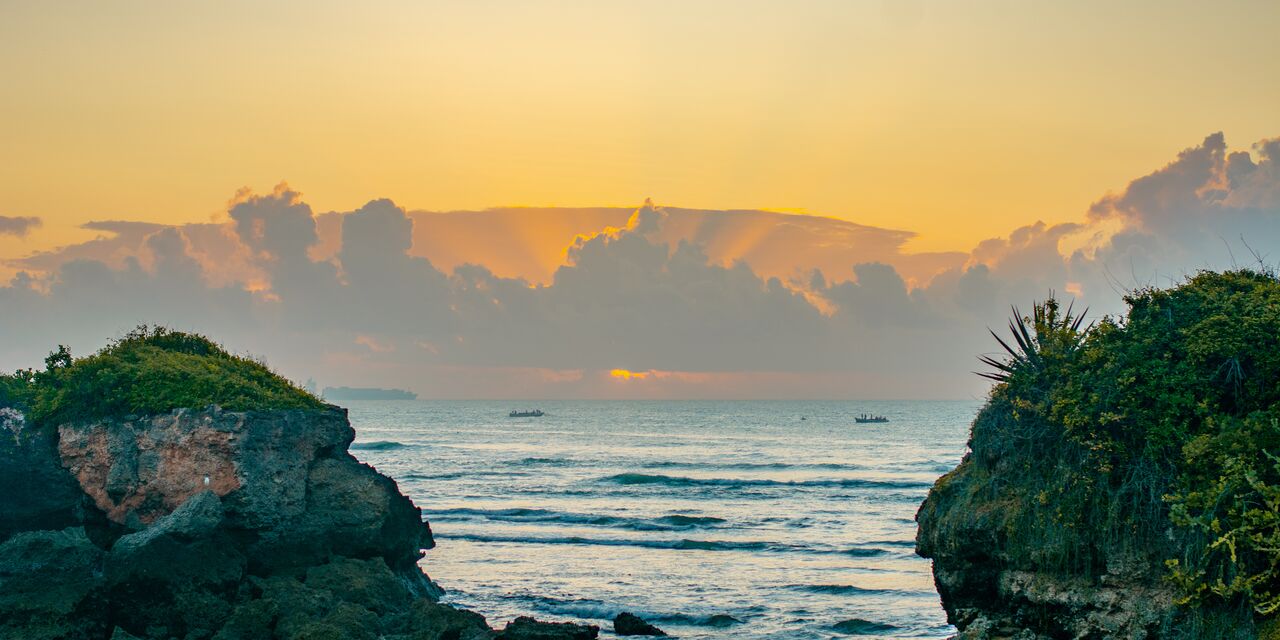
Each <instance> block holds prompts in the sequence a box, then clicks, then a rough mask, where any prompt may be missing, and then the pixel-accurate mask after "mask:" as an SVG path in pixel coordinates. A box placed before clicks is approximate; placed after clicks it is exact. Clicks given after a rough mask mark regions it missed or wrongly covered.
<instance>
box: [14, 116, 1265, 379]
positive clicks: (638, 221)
mask: <svg viewBox="0 0 1280 640" xmlns="http://www.w3.org/2000/svg"><path fill="white" fill-rule="evenodd" d="M1278 159H1280V141H1278V140H1266V141H1262V142H1260V143H1258V144H1257V145H1255V146H1254V147H1253V149H1252V153H1248V152H1239V151H1237V152H1233V151H1231V150H1230V149H1228V148H1227V146H1226V144H1225V141H1224V140H1223V139H1222V137H1221V136H1220V135H1214V136H1209V137H1208V138H1206V139H1205V141H1204V142H1203V143H1202V144H1200V145H1198V146H1196V147H1192V148H1190V149H1187V150H1185V151H1183V152H1182V153H1181V154H1179V155H1178V157H1177V158H1176V159H1175V160H1174V161H1173V162H1172V163H1170V164H1169V165H1167V166H1166V167H1163V168H1161V169H1159V170H1157V171H1155V172H1152V173H1151V174H1149V175H1147V176H1143V177H1141V178H1138V179H1136V180H1134V181H1133V182H1131V183H1130V184H1129V185H1127V186H1126V187H1125V188H1124V189H1123V190H1121V191H1119V192H1117V193H1113V194H1110V195H1107V196H1105V197H1103V198H1101V199H1099V201H1098V202H1097V203H1096V204H1095V205H1094V206H1093V207H1091V208H1090V210H1089V211H1087V212H1084V215H1083V217H1082V220H1081V221H1080V222H1075V223H1066V224H1056V225H1049V224H1045V223H1043V222H1036V223H1033V224H1028V225H1026V226H1023V227H1020V228H1018V229H1015V230H1013V231H1012V232H1011V233H1010V234H1008V235H1007V236H1006V237H1002V238H993V239H990V240H987V241H984V242H982V243H980V244H979V245H978V246H977V247H975V248H974V249H973V250H972V251H971V252H969V253H967V254H960V255H959V258H958V259H952V258H950V257H947V258H945V259H940V260H936V261H933V262H930V261H929V260H933V259H932V258H930V259H929V260H925V261H923V262H921V264H931V265H933V266H931V267H929V270H926V271H921V272H918V273H927V277H926V276H920V277H912V276H911V275H909V274H910V273H912V272H911V269H913V268H916V267H918V266H919V265H916V267H912V266H910V265H909V264H908V262H910V261H906V260H905V258H904V255H903V254H902V253H901V252H900V247H901V245H902V243H903V242H905V241H906V239H909V238H910V236H911V234H910V233H907V232H897V231H890V230H883V229H875V228H871V227H861V226H859V225H853V224H851V223H843V222H839V221H829V220H825V219H821V218H805V217H796V216H784V215H782V214H773V213H768V212H759V211H726V212H711V211H702V210H688V209H676V208H664V207H660V206H657V205H655V204H653V203H652V202H646V203H645V204H644V205H643V206H641V207H639V208H637V209H635V210H634V211H631V212H630V213H629V214H628V215H625V216H622V215H618V214H617V213H616V211H615V210H609V209H601V210H570V211H569V212H560V213H556V212H554V211H539V212H537V213H535V214H531V215H533V216H534V222H530V223H529V225H530V227H529V228H530V229H532V228H535V227H536V226H537V224H536V223H537V220H548V221H552V222H548V223H547V225H548V227H550V228H551V229H552V230H554V234H552V236H549V237H552V239H554V238H560V240H556V241H557V242H563V244H562V245H560V248H559V249H556V250H555V251H556V252H557V254H558V255H559V257H558V258H556V260H555V264H554V265H553V266H554V269H552V270H551V271H550V272H549V273H548V274H547V275H546V276H545V278H544V279H528V278H524V277H519V276H517V275H512V274H511V273H501V272H499V271H495V270H494V269H493V268H491V267H490V266H489V265H488V264H469V263H467V262H456V257H457V255H462V254H465V253H466V252H462V253H460V254H456V255H455V254H449V255H454V257H453V258H449V260H451V261H455V262H456V263H454V264H449V265H448V266H447V268H446V266H444V265H441V264H438V263H437V262H436V261H435V260H434V259H430V258H428V257H426V255H424V253H431V252H436V251H438V250H439V249H438V248H439V247H443V246H447V245H449V243H450V242H451V241H452V240H451V239H455V238H456V239H460V240H459V242H461V243H462V244H466V243H470V242H480V243H481V244H483V243H484V240H485V236H484V230H483V228H482V226H476V225H475V224H473V222H474V220H471V219H469V218H468V219H467V220H469V221H467V222H465V223H464V222H457V221H456V220H455V221H454V222H449V223H448V224H443V223H441V222H440V221H441V220H445V219H452V217H455V216H457V217H459V219H461V218H465V217H466V216H462V215H461V214H447V215H445V214H423V213H415V212H408V211H406V210H404V209H403V208H401V207H400V206H398V205H397V204H395V203H394V202H392V201H390V200H385V199H379V200H372V201H370V202H368V203H367V204H365V205H364V206H362V207H360V208H359V209H357V210H355V211H351V212H344V213H324V214H320V215H316V214H315V212H313V210H312V209H311V207H310V206H308V205H307V204H306V202H305V201H304V199H303V197H302V195H301V194H300V193H299V192H297V191H295V190H293V189H291V188H289V187H288V186H287V185H280V186H278V187H276V188H275V189H274V190H273V191H272V192H270V193H268V194H262V195H257V194H254V193H252V192H248V191H244V192H242V193H240V194H238V195H237V197H236V198H235V199H234V200H233V201H232V202H231V203H230V205H229V206H228V217H229V222H226V223H222V224H216V223H211V224H200V225H183V226H178V227H168V226H163V225H150V224H145V223H127V222H119V221H111V222H98V223H91V225H89V228H91V229H95V230H98V231H101V232H102V233H103V234H104V235H102V236H101V237H99V238H97V239H95V240H92V241H90V242H87V243H83V244H81V245H74V246H71V247H65V248H63V249H60V250H58V251H56V252H50V253H46V254H38V255H35V256H31V257H29V258H26V259H23V260H18V261H15V262H13V264H15V265H18V266H19V267H20V268H24V269H27V270H29V271H28V272H24V273H21V274H19V275H18V276H17V277H16V278H14V279H13V281H11V282H10V283H9V284H8V285H7V286H2V287H0V331H2V332H3V335H4V336H5V339H4V340H2V341H0V364H4V365H5V367H6V368H12V367H14V366H26V365H33V364H38V363H39V359H40V357H41V356H43V354H44V350H45V349H46V348H47V347H48V346H49V345H53V344H58V343H69V344H71V345H72V346H73V349H75V350H77V351H78V352H81V353H82V352H84V351H86V350H88V349H90V348H96V347H97V346H99V345H100V344H102V342H104V341H105V340H106V339H107V338H109V337H112V336H114V335H118V334H119V333H121V332H123V331H125V330H127V329H128V328H130V327H131V326H132V325H134V324H137V323H140V322H149V323H164V324H169V325H172V326H175V327H180V328H189V329H195V330H199V331H204V332H207V333H209V334H211V335H213V336H215V337H217V338H218V339H220V340H223V341H225V342H226V343H228V344H229V345H230V346H232V348H235V349H241V350H247V351H250V352H254V353H259V354H262V355H264V356H265V357H267V358H268V359H269V360H270V361H271V362H272V363H273V364H274V365H275V366H277V367H278V368H280V369H281V370H282V371H283V372H285V373H286V374H288V375H290V376H292V377H294V378H297V379H305V378H308V377H314V378H316V379H318V380H321V381H322V382H323V384H325V385H330V386H334V385H336V386H341V385H347V386H393V387H408V388H412V389H414V390H416V391H419V392H420V393H421V394H422V395H423V396H425V397H440V396H449V397H477V396H484V397H548V396H557V397H637V396H646V395H647V396H653V397H678V396H681V395H682V394H684V395H695V396H696V395H702V396H713V397H745V396H748V395H750V394H754V395H755V396H757V397H759V396H766V397H832V396H843V397H871V396H878V397H920V396H921V395H932V396H944V397H966V396H976V395H979V394H981V393H982V389H983V383H982V381H981V380H979V379H977V378H976V377H975V376H972V375H970V374H969V373H968V372H969V371H970V370H972V369H973V368H974V366H975V361H974V356H975V355H976V354H978V353H982V352H988V351H991V349H992V347H991V343H990V341H989V337H984V336H985V331H984V329H985V327H986V326H1000V325H1001V324H1002V323H1003V318H1004V316H1005V315H1006V314H1007V313H1008V311H1007V309H1008V306H1009V305H1010V304H1011V303H1012V304H1017V305H1019V306H1023V307H1025V306H1026V305H1028V304H1029V303H1030V302H1031V301H1032V300H1035V299H1040V298H1043V297H1044V296H1045V295H1046V294H1047V293H1048V291H1049V290H1057V291H1059V292H1064V291H1070V292H1073V293H1074V294H1075V295H1076V296H1077V297H1079V298H1080V299H1081V300H1080V301H1081V303H1083V304H1087V305H1089V306H1092V307H1093V308H1094V309H1095V311H1099V312H1106V311H1118V310H1119V308H1120V305H1121V302H1120V295H1121V293H1123V289H1124V288H1125V287H1129V286H1141V285H1143V284H1148V283H1150V280H1151V279H1152V278H1154V277H1157V274H1158V275H1161V276H1173V275H1178V274H1179V273H1187V272H1190V271H1192V270H1194V269H1196V268H1198V267H1201V266H1216V267H1223V266H1231V260H1232V256H1233V255H1234V256H1235V258H1236V259H1237V260H1239V261H1241V262H1244V261H1245V258H1246V257H1247V256H1248V255H1249V254H1248V249H1247V248H1246V247H1245V244H1247V245H1248V246H1249V247H1252V248H1253V249H1255V250H1258V251H1259V252H1263V253H1266V252H1269V251H1274V250H1275V248H1276V247H1277V246H1280V235H1278V234H1280V170H1278V169H1277V166H1276V163H1277V161H1278ZM476 215H477V216H478V217H477V218H476V220H481V221H485V220H487V221H491V222H492V221H495V220H510V219H513V218H511V215H514V214H510V215H509V213H502V214H501V215H496V214H491V213H484V212H481V213H479V214H476ZM433 216H441V217H433ZM602 220H608V221H609V222H610V224H607V225H601V226H598V227H594V228H592V229H587V230H583V229H582V228H581V226H580V225H583V224H587V223H592V224H594V223H595V222H599V221H602ZM570 223H571V224H570ZM450 225H452V226H450ZM459 229H464V230H465V231H459ZM570 231H574V233H572V234H569V235H565V234H568V232H570ZM436 234H439V235H440V236H441V237H436ZM450 234H455V235H450ZM492 235H493V237H494V238H495V240H494V242H495V244H496V245H497V246H500V247H502V248H503V250H504V251H505V250H508V249H509V250H511V251H515V252H519V251H520V249H521V247H520V245H519V244H512V243H511V242H510V240H511V238H513V237H514V236H512V235H510V234H509V232H508V231H507V230H503V229H501V228H495V229H494V230H493V231H492ZM547 241H548V242H550V241H551V240H547ZM833 246H834V247H836V248H835V249H832V248H831V247H833ZM424 247H429V248H431V247H434V248H431V249H430V251H425V250H424ZM850 247H862V248H864V249H865V250H863V251H860V252H851V251H850ZM542 250H543V249H539V251H542ZM498 253H500V252H498ZM433 255H445V254H440V253H434V254H433ZM475 255H477V256H480V257H484V256H491V255H494V252H493V251H477V252H475ZM530 255H532V254H530ZM788 255H789V256H791V257H790V258H788V259H787V260H783V259H781V258H779V257H778V256H784V257H785V256H788ZM814 256H817V258H815V257H814ZM535 258H536V259H534V260H533V262H538V263H539V264H542V263H541V262H539V261H540V260H541V259H542V258H538V257H536V256H535ZM771 261H773V262H771ZM761 265H765V266H763V267H762V266H761ZM87 319H88V321H86V320H87Z"/></svg>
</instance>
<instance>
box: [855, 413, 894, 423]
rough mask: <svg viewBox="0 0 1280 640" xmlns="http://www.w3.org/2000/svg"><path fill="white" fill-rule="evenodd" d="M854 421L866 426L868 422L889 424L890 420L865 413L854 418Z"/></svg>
mask: <svg viewBox="0 0 1280 640" xmlns="http://www.w3.org/2000/svg"><path fill="white" fill-rule="evenodd" d="M853 421H854V422H857V423H858V424H865V423H868V422H888V421H889V419H888V418H886V417H884V416H879V415H871V414H869V413H864V414H862V415H860V416H854V417H853Z"/></svg>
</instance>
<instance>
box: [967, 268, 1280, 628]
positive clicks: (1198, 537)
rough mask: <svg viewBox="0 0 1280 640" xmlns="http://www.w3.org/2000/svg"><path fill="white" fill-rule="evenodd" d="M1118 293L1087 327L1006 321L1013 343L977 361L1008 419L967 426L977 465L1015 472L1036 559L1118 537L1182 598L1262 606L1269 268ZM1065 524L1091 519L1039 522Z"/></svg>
mask: <svg viewBox="0 0 1280 640" xmlns="http://www.w3.org/2000/svg"><path fill="white" fill-rule="evenodd" d="M1126 301H1127V302H1128V303H1129V306H1130V310H1129V313H1128V314H1127V316H1126V317H1124V318H1106V319H1103V320H1102V321H1101V322H1099V323H1098V324H1097V325H1096V326H1095V327H1093V328H1091V329H1087V330H1079V325H1078V323H1076V324H1074V325H1072V324H1070V322H1071V320H1070V318H1069V314H1068V316H1067V317H1066V318H1062V319H1058V320H1057V321H1048V319H1049V318H1053V317H1055V314H1054V313H1049V312H1047V311H1045V310H1044V309H1043V308H1039V307H1038V308H1037V312H1036V316H1035V317H1034V318H1028V319H1024V320H1022V321H1021V322H1015V323H1014V324H1012V325H1011V327H1012V328H1013V330H1014V332H1015V336H1017V337H1018V338H1017V342H1018V343H1019V348H1018V349H1010V351H1011V353H1012V354H1013V355H1012V357H1011V358H1010V359H1008V360H1005V361H998V362H997V363H996V365H997V371H996V373H994V374H991V376H994V377H996V378H997V379H998V380H999V381H1000V384H998V385H997V386H996V387H995V388H994V389H993V390H992V399H991V406H1000V407H1006V408H1007V409H1005V413H1006V414H1007V416H1009V417H1008V418H1007V419H1002V420H992V419H988V420H985V421H984V420H980V421H979V422H976V423H975V426H974V435H973V437H974V451H975V452H977V451H979V450H985V451H988V452H995V453H994V454H989V455H988V456H987V458H989V459H988V460H987V462H986V464H988V465H992V466H994V465H997V464H998V465H1001V466H1002V470H1004V471H1010V470H1012V471H1013V472H1016V473H1021V474H1022V475H1021V476H1019V477H1017V478H1016V480H1015V482H1016V484H1017V485H1018V487H1017V488H1016V489H1015V490H1014V491H1016V492H1020V495H1021V496H1022V499H1020V500H1018V505H1019V506H1018V508H1017V510H1016V512H1014V513H1011V514H1009V516H1008V517H1009V521H1010V522H1011V523H1014V524H1011V529H1013V530H1015V531H1014V532H1012V533H1011V535H1020V536H1023V537H1024V538H1034V537H1035V536H1039V537H1040V538H1044V539H1045V540H1039V541H1038V542H1039V545H1038V547H1037V548H1036V550H1035V553H1036V554H1039V555H1038V561H1039V562H1041V563H1056V565H1057V567H1058V568H1062V569H1069V570H1075V571H1078V570H1080V568H1081V567H1082V566H1083V567H1091V568H1092V569H1101V568H1102V567H1101V566H1100V564H1101V563H1102V562H1104V561H1105V559H1106V557H1107V556H1108V555H1109V554H1110V555H1114V551H1115V549H1116V548H1117V546H1118V545H1129V546H1131V547H1132V548H1133V549H1134V550H1136V551H1138V552H1140V553H1145V554H1147V555H1148V556H1153V557H1152V560H1153V561H1155V562H1157V563H1159V564H1165V565H1167V566H1168V567H1169V578H1170V580H1172V581H1173V582H1174V583H1176V584H1177V585H1179V586H1180V587H1181V588H1182V589H1183V593H1184V596H1185V597H1184V599H1183V604H1186V605H1210V606H1221V607H1232V606H1237V605H1241V604H1247V605H1248V606H1250V607H1252V608H1253V609H1254V611H1255V612H1256V613H1257V614H1258V615H1259V616H1262V617H1268V616H1272V615H1273V614H1275V613H1276V612H1277V611H1280V459H1278V458H1277V456H1280V280H1278V279H1277V278H1276V276H1275V274H1272V273H1264V272H1258V271H1250V270H1240V271H1231V272H1225V273H1212V272H1202V273H1200V274H1198V275H1196V276H1194V277H1192V278H1190V279H1189V280H1188V281H1187V282H1185V283H1184V284H1182V285H1180V286H1177V287H1173V288H1170V289H1166V290H1155V289H1148V290H1143V291H1139V292H1136V293H1134V294H1132V295H1130V296H1128V297H1127V298H1126ZM1043 307H1045V308H1047V309H1049V310H1050V311H1053V312H1056V310H1057V304H1056V303H1055V302H1053V301H1050V302H1048V303H1046V304H1045V305H1043ZM1027 326H1030V327H1032V328H1033V330H1026V329H1025V327H1027ZM1024 344H1025V345H1029V346H1030V348H1031V350H1030V351H1028V350H1027V348H1026V346H1024ZM1006 348H1008V346H1006ZM991 376H989V377H991ZM979 462H982V461H981V460H979ZM1019 465H1021V469H1020V467H1019ZM1019 469H1020V470H1019ZM993 477H994V476H993ZM1006 477H1008V476H1006ZM1002 490H1005V491H1009V489H1007V488H1005V489H1002ZM1036 496H1042V497H1043V496H1048V497H1049V499H1048V500H1042V499H1037V498H1036ZM1067 528H1076V529H1080V530H1085V531H1091V532H1094V533H1093V534H1091V535H1088V536H1078V537H1073V536H1065V537H1064V536H1057V537H1054V536H1053V535H1051V533H1052V532H1055V531H1062V530H1064V529H1067ZM1037 532H1038V533H1037ZM1046 541H1047V542H1046ZM1059 543H1060V544H1059ZM1055 544H1059V546H1055Z"/></svg>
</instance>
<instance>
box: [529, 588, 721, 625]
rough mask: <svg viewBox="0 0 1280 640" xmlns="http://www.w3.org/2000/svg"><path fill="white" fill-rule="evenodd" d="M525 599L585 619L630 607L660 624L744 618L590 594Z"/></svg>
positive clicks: (552, 611)
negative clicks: (635, 604) (641, 604)
mask: <svg viewBox="0 0 1280 640" xmlns="http://www.w3.org/2000/svg"><path fill="white" fill-rule="evenodd" d="M528 600H529V601H530V602H531V605H532V607H533V608H535V609H537V610H539V611H542V612H543V613H549V614H552V615H559V616H566V617H571V618H582V619H588V620H612V619H613V618H615V617H616V616H617V615H618V614H619V613H622V612H623V611H629V612H631V613H634V614H636V615H638V616H640V617H641V618H644V619H645V620H646V621H648V622H653V623H657V624H662V625H684V626H697V627H717V628H724V627H731V626H734V625H739V624H743V621H742V620H741V619H740V618H737V617H734V616H731V615H729V614H727V613H711V614H690V613H666V612H661V611H647V610H645V609H643V608H636V607H626V606H620V605H613V604H608V603H606V602H604V601H603V600H595V599H591V598H581V599H575V600H563V599H560V598H552V597H548V596H533V597H530V598H528Z"/></svg>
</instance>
